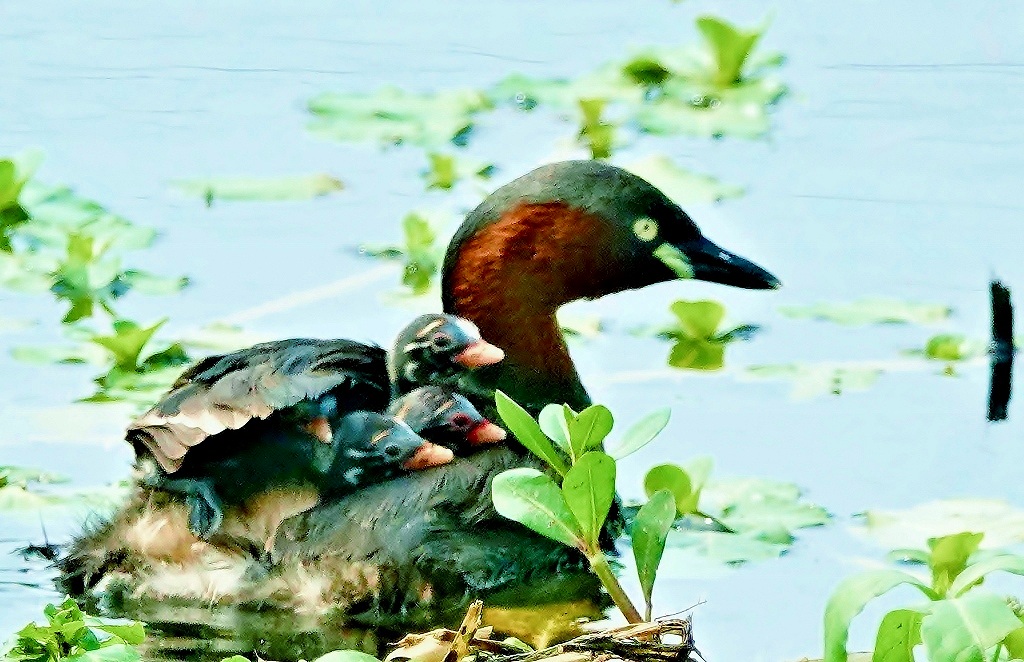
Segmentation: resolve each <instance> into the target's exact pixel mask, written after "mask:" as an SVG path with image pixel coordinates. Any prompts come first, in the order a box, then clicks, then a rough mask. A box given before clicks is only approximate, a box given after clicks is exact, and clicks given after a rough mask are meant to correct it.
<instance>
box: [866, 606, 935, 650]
mask: <svg viewBox="0 0 1024 662" xmlns="http://www.w3.org/2000/svg"><path fill="white" fill-rule="evenodd" d="M922 617H923V614H921V613H920V612H917V611H914V610H913V609H896V610H894V611H890V612H889V613H888V614H886V615H885V617H884V618H882V623H881V624H880V625H879V626H878V635H877V636H876V637H875V652H874V654H873V655H872V656H871V662H914V646H917V645H918V644H919V643H921V619H922Z"/></svg>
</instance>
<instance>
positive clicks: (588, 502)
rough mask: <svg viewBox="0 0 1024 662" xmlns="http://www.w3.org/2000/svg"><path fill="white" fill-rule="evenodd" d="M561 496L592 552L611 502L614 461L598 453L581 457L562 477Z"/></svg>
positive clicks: (613, 484) (596, 544)
mask: <svg viewBox="0 0 1024 662" xmlns="http://www.w3.org/2000/svg"><path fill="white" fill-rule="evenodd" d="M581 416H582V414H581ZM562 496H563V497H564V498H565V503H566V505H568V506H569V510H571V511H572V514H573V515H574V516H575V517H576V521H577V522H579V525H580V529H581V530H582V532H583V539H584V540H585V541H586V542H587V544H588V545H589V546H590V547H592V548H594V549H596V548H597V547H598V537H599V536H600V534H601V527H603V526H604V521H605V519H607V517H608V510H609V509H610V508H611V505H612V500H613V499H614V498H615V460H613V459H612V458H611V457H609V456H608V455H605V454H604V453H602V452H600V451H590V452H588V453H584V454H583V456H582V457H580V458H579V459H578V460H576V463H575V464H573V466H572V467H571V468H570V469H569V471H568V472H567V473H566V474H565V479H564V480H563V481H562Z"/></svg>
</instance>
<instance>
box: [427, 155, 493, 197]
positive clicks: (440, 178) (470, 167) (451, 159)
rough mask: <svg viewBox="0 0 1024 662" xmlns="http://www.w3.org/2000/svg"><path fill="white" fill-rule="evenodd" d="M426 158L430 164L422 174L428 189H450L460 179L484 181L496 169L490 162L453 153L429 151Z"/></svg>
mask: <svg viewBox="0 0 1024 662" xmlns="http://www.w3.org/2000/svg"><path fill="white" fill-rule="evenodd" d="M427 160H428V161H429V164H430V165H429V166H428V167H427V169H426V170H424V171H423V172H422V176H423V179H424V181H425V182H426V185H427V189H428V190H430V189H441V190H443V191H450V190H451V189H453V188H455V185H456V184H458V183H459V182H460V181H463V180H470V181H486V180H488V179H490V178H491V177H492V176H494V173H495V172H496V171H497V168H496V167H495V166H494V164H492V163H479V162H476V161H472V160H469V159H465V158H462V157H459V156H455V155H454V154H445V153H441V152H431V153H429V154H427Z"/></svg>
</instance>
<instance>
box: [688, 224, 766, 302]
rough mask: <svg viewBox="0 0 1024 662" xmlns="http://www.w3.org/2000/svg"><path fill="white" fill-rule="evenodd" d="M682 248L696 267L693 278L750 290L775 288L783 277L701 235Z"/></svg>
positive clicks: (692, 265) (691, 264) (694, 267)
mask: <svg viewBox="0 0 1024 662" xmlns="http://www.w3.org/2000/svg"><path fill="white" fill-rule="evenodd" d="M679 249H680V250H681V251H682V252H683V255H685V256H686V259H687V260H688V261H689V263H690V267H691V268H692V269H693V278H695V279H697V280H705V281H708V282H709V283H721V284H722V285H731V286H733V287H742V288H744V289H748V290H775V289H778V288H779V287H781V286H782V283H780V282H779V279H778V278H776V277H775V276H773V275H772V274H770V273H769V272H768V271H766V270H764V269H762V268H761V267H759V266H757V265H756V264H754V263H753V262H751V261H750V260H748V259H746V258H743V257H740V256H739V255H736V254H735V253H730V252H729V251H727V250H725V249H724V248H721V247H719V246H718V245H717V244H715V243H714V242H711V241H708V240H707V239H705V238H704V237H701V238H700V239H698V240H697V241H694V242H687V243H686V244H683V245H682V246H679Z"/></svg>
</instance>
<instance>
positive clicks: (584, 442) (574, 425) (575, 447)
mask: <svg viewBox="0 0 1024 662" xmlns="http://www.w3.org/2000/svg"><path fill="white" fill-rule="evenodd" d="M614 424H615V421H614V419H613V418H612V413H611V412H610V411H609V410H608V408H607V407H605V406H604V405H590V406H589V407H587V408H586V409H584V410H583V411H581V412H580V413H579V414H576V416H574V417H573V418H572V420H569V421H568V426H569V445H570V447H571V448H572V455H573V457H575V458H579V457H580V456H582V455H583V454H584V453H585V452H586V451H588V450H590V449H591V448H599V447H600V446H601V444H602V443H603V442H604V439H605V437H607V436H608V433H609V432H611V431H612V426H613V425H614Z"/></svg>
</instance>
